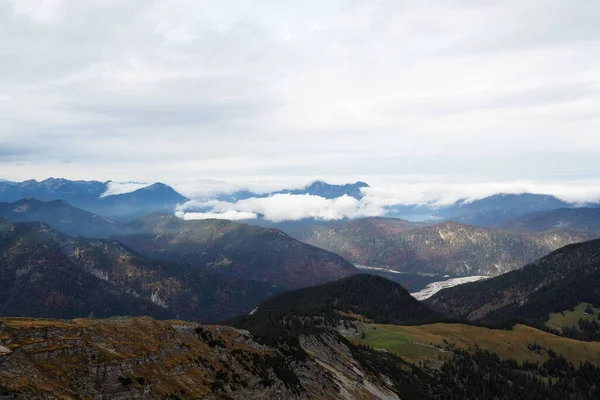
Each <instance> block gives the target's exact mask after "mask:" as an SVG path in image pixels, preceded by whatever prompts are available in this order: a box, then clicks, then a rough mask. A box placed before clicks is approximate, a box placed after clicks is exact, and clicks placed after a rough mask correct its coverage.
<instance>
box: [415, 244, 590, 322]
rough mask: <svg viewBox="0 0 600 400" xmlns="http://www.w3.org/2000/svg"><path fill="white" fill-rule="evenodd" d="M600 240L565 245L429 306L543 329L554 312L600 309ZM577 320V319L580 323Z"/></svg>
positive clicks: (441, 296)
mask: <svg viewBox="0 0 600 400" xmlns="http://www.w3.org/2000/svg"><path fill="white" fill-rule="evenodd" d="M599 288H600V240H598V239H597V240H592V241H588V242H584V243H576V244H572V245H569V246H565V247H563V248H561V249H559V250H556V251H554V252H552V253H551V254H549V255H547V256H545V257H543V258H541V259H540V260H537V261H535V262H533V263H531V264H529V265H526V266H525V267H523V268H522V269H519V270H515V271H511V272H509V273H507V274H504V275H501V276H498V277H495V278H492V279H487V280H484V281H478V282H473V283H467V284H464V285H460V286H456V287H453V288H449V289H444V290H441V291H440V292H438V293H437V294H435V295H434V296H432V297H431V298H429V299H428V300H426V301H425V302H426V304H428V305H429V306H431V307H433V308H434V309H436V310H438V311H439V312H441V313H442V314H444V315H448V316H452V317H457V318H465V319H468V320H472V321H477V320H481V321H487V322H490V323H495V324H506V323H511V322H512V323H514V322H515V321H518V320H521V321H526V322H528V323H530V324H532V325H534V326H543V325H544V324H545V321H547V320H548V317H549V314H550V313H553V312H554V313H560V312H566V311H568V310H569V309H574V308H575V307H576V306H577V305H578V304H580V303H590V304H594V305H600V291H599ZM575 322H576V321H575Z"/></svg>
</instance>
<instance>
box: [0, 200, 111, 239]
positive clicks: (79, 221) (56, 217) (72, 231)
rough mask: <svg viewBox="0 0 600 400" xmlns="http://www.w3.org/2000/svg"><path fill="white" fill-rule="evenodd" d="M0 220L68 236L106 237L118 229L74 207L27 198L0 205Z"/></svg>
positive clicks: (109, 220) (63, 203)
mask: <svg viewBox="0 0 600 400" xmlns="http://www.w3.org/2000/svg"><path fill="white" fill-rule="evenodd" d="M0 218H4V219H7V220H9V221H15V222H34V221H38V222H43V223H45V224H48V225H50V226H52V227H53V228H55V229H56V230H58V231H60V232H62V233H66V234H67V235H70V236H82V237H90V238H94V237H106V236H109V235H111V234H116V233H117V232H118V231H119V230H120V229H121V227H120V225H119V224H118V223H117V222H115V221H113V220H111V219H108V218H106V217H103V216H101V215H98V214H94V213H91V212H89V211H85V210H82V209H80V208H77V207H73V206H72V205H70V204H69V203H67V202H66V201H64V200H50V201H41V200H37V199H34V198H31V197H29V198H26V199H21V200H18V201H15V202H13V203H0Z"/></svg>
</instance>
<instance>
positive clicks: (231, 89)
mask: <svg viewBox="0 0 600 400" xmlns="http://www.w3.org/2000/svg"><path fill="white" fill-rule="evenodd" d="M599 12H600V3H599V2H594V1H589V0H548V1H539V0H507V1H502V2H473V1H463V0H433V1H428V2H422V1H418V0H410V1H402V2H397V1H391V0H383V1H376V2H375V1H368V0H353V1H349V2H345V1H341V0H340V1H338V0H335V1H326V2H323V1H316V0H310V1H304V2H296V1H292V0H285V1H273V0H257V1H253V2H247V1H242V0H237V1H236V0H223V1H216V0H197V1H196V0H164V1H156V2H148V1H145V0H86V1H81V0H63V1H57V0H38V1H34V0H11V1H10V2H0V15H2V24H1V26H0V43H2V48H0V57H1V58H2V60H3V62H2V74H0V93H2V96H5V97H6V98H5V100H3V101H2V107H0V120H1V121H2V124H1V125H0V148H2V149H12V151H13V153H12V154H8V152H7V151H4V152H3V155H2V156H1V157H0V170H1V171H2V174H3V175H4V176H3V177H5V178H10V179H14V180H24V179H28V178H38V179H43V178H44V177H47V176H49V175H52V176H65V177H67V178H72V179H98V180H108V179H113V180H118V181H130V180H135V181H156V180H160V181H168V182H174V181H191V180H195V179H198V178H204V177H211V178H214V179H217V180H222V179H227V178H231V177H238V176H239V177H242V178H245V179H246V180H250V179H252V177H256V176H274V177H275V178H277V179H279V180H282V179H288V178H290V177H292V179H295V177H297V176H316V177H323V178H326V177H325V176H324V175H328V176H331V177H333V178H336V177H339V176H342V175H372V176H383V175H388V174H393V175H404V174H412V173H420V174H424V175H428V174H429V175H439V174H446V175H449V176H450V177H456V176H469V177H472V178H477V179H480V180H483V181H488V182H493V181H498V180H500V181H508V180H513V181H514V180H549V179H552V180H563V179H575V178H577V179H589V178H595V177H597V176H598V175H600V164H599V163H597V155H598V153H600V135H599V134H598V132H600V116H599V115H598V112H597V110H598V109H599V108H600V78H599V76H600V75H599V74H598V70H599V69H600V24H598V23H597V21H596V19H597V18H596V16H597V15H598V13H599ZM40 60H43V62H40Z"/></svg>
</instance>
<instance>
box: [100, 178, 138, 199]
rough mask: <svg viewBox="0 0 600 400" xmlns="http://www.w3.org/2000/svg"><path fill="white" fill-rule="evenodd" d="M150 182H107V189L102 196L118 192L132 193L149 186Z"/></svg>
mask: <svg viewBox="0 0 600 400" xmlns="http://www.w3.org/2000/svg"><path fill="white" fill-rule="evenodd" d="M148 185H149V184H148V183H142V182H114V181H110V182H108V184H107V187H106V191H105V192H104V193H102V195H101V196H100V197H106V196H113V195H116V194H124V193H131V192H134V191H136V190H138V189H141V188H144V187H146V186H148Z"/></svg>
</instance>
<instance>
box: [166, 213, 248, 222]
mask: <svg viewBox="0 0 600 400" xmlns="http://www.w3.org/2000/svg"><path fill="white" fill-rule="evenodd" d="M175 215H176V216H177V217H179V218H183V219H185V220H194V219H227V220H230V221H240V220H248V219H256V218H258V216H257V215H256V214H255V213H251V212H240V211H234V210H231V211H225V212H221V213H215V212H204V213H201V212H188V213H185V212H176V213H175Z"/></svg>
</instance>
